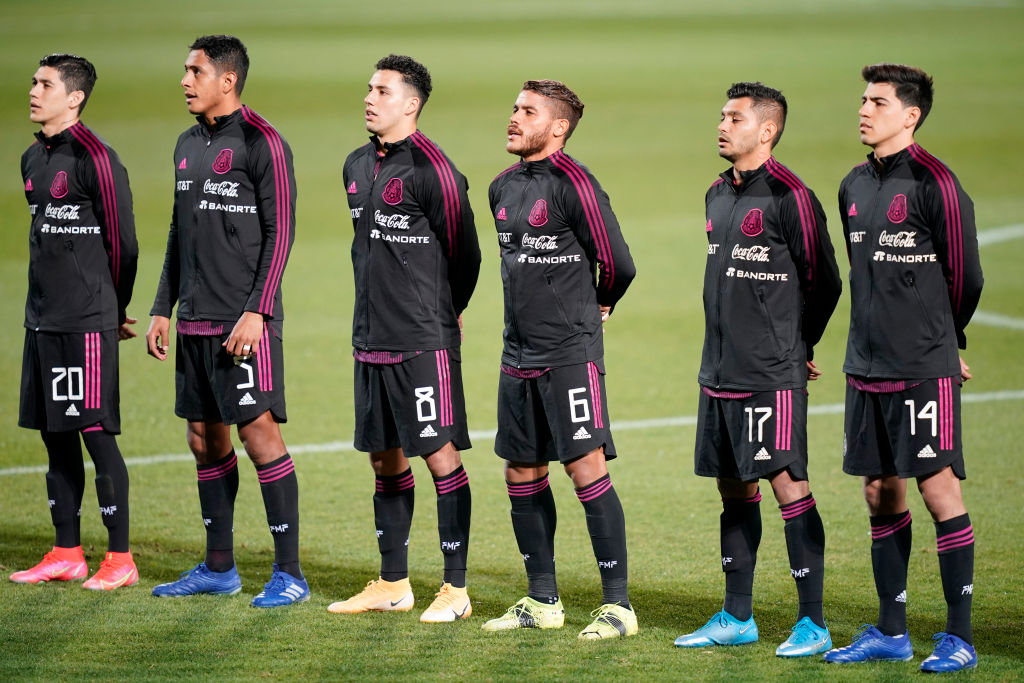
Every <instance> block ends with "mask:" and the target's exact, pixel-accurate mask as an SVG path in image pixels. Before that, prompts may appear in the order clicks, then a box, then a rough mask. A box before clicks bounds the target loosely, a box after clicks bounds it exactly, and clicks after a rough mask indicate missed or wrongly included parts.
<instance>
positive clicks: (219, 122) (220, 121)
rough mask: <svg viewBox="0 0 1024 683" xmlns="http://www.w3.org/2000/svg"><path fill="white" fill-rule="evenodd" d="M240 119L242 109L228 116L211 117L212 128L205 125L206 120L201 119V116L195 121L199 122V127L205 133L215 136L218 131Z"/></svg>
mask: <svg viewBox="0 0 1024 683" xmlns="http://www.w3.org/2000/svg"><path fill="white" fill-rule="evenodd" d="M241 118H242V108H241V107H239V108H238V109H236V110H234V111H233V112H231V113H230V114H225V115H224V116H215V117H213V126H209V125H207V123H206V118H205V117H203V116H202V115H201V114H200V115H199V116H197V117H196V121H198V122H199V125H200V126H202V127H203V129H204V130H206V132H207V133H209V134H210V135H216V134H217V133H219V132H220V131H222V130H224V129H225V128H227V127H228V126H230V125H231V124H232V123H235V122H236V121H238V120H240V119H241Z"/></svg>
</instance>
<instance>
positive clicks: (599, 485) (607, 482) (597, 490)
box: [576, 476, 612, 503]
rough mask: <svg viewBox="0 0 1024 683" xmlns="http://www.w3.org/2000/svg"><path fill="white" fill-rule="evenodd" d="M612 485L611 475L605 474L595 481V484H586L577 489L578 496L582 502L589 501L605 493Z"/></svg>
mask: <svg viewBox="0 0 1024 683" xmlns="http://www.w3.org/2000/svg"><path fill="white" fill-rule="evenodd" d="M611 487H612V479H611V477H609V476H604V477H601V478H600V479H598V480H597V481H595V482H594V483H593V484H590V485H588V486H584V487H583V488H581V489H576V497H577V498H579V499H580V502H581V503H588V502H590V501H592V500H594V499H595V498H598V497H600V496H601V495H603V494H604V493H605V492H606V491H607V490H608V489H610V488H611Z"/></svg>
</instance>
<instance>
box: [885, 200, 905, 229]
mask: <svg viewBox="0 0 1024 683" xmlns="http://www.w3.org/2000/svg"><path fill="white" fill-rule="evenodd" d="M885 217H886V218H888V219H889V221H890V222H892V223H902V222H903V221H905V220H907V195H905V194H898V195H896V196H895V197H893V198H892V203H891V204H889V210H888V211H886V212H885Z"/></svg>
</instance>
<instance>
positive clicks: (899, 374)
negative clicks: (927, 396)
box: [839, 144, 984, 379]
mask: <svg viewBox="0 0 1024 683" xmlns="http://www.w3.org/2000/svg"><path fill="white" fill-rule="evenodd" d="M872 158H873V155H868V159H869V161H868V162H867V163H864V164H860V165H858V166H856V167H854V169H853V170H852V171H850V173H849V174H848V175H847V176H846V178H844V179H843V182H842V184H841V185H840V187H839V211H840V216H842V219H843V232H844V233H845V234H846V249H847V253H848V254H849V257H850V296H851V304H850V336H849V338H848V341H847V345H846V363H845V364H844V365H843V371H844V372H846V373H848V374H851V375H857V376H860V377H867V378H893V379H935V378H939V377H954V376H959V374H960V361H959V356H958V352H957V347H959V348H967V337H966V336H965V334H964V328H966V327H967V323H968V322H969V321H970V319H971V316H972V315H974V309H975V308H977V306H978V300H979V299H980V298H981V287H982V284H983V281H984V280H983V278H982V273H981V261H980V260H979V258H978V237H977V232H976V230H975V226H974V204H973V203H972V202H971V198H970V197H968V196H967V193H966V192H964V189H963V188H962V187H961V186H960V181H959V180H957V177H956V176H955V175H953V172H952V171H950V170H949V169H948V168H947V167H946V165H945V164H943V163H942V162H941V161H939V160H938V159H936V158H935V157H933V156H932V155H931V154H929V153H928V152H926V151H925V150H924V149H922V148H921V147H920V146H919V145H917V144H912V145H911V146H910V147H907V148H906V149H903V150H901V151H899V152H897V153H896V154H893V155H892V156H888V157H885V158H884V159H882V162H881V163H880V164H877V165H876V162H873V161H871V159H872Z"/></svg>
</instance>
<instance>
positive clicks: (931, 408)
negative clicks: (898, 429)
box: [903, 399, 939, 437]
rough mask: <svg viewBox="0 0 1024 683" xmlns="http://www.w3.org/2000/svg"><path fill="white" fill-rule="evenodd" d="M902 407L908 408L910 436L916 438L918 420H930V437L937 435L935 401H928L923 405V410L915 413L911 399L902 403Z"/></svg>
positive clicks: (937, 423) (937, 422)
mask: <svg viewBox="0 0 1024 683" xmlns="http://www.w3.org/2000/svg"><path fill="white" fill-rule="evenodd" d="M903 405H905V406H907V407H908V408H910V435H911V436H917V421H918V420H931V421H932V437H936V436H938V435H939V406H938V404H937V403H936V402H935V401H928V402H927V403H925V404H924V408H921V412H917V405H915V403H914V401H913V399H908V400H906V401H904V402H903Z"/></svg>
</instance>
